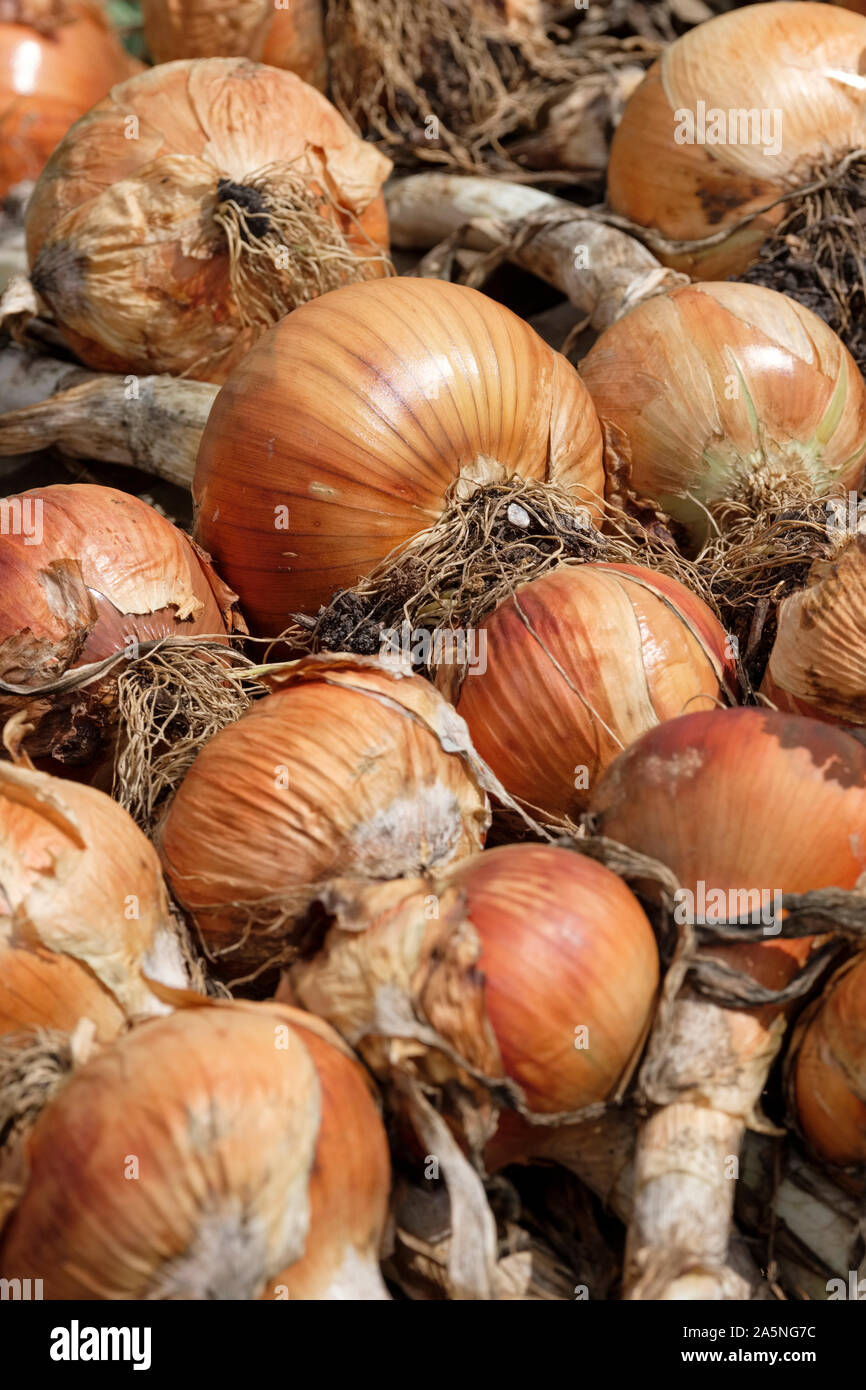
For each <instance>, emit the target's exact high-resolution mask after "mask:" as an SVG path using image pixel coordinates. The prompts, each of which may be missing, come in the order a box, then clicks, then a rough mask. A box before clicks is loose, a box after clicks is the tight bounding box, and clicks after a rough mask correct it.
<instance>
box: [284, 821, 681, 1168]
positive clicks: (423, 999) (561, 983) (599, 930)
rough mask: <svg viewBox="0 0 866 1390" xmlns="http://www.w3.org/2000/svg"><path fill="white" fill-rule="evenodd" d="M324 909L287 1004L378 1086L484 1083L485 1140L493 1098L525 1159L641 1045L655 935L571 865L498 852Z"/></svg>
mask: <svg viewBox="0 0 866 1390" xmlns="http://www.w3.org/2000/svg"><path fill="white" fill-rule="evenodd" d="M341 894H342V898H341ZM330 903H331V907H332V909H335V910H336V923H335V925H334V926H332V927H331V928H330V930H329V932H328V935H327V937H326V938H325V942H324V945H323V947H322V948H321V950H320V951H319V953H318V954H317V955H316V956H314V957H313V958H312V959H311V960H308V961H302V962H299V963H298V964H297V965H295V966H294V967H293V968H292V970H291V974H290V979H291V986H292V989H293V991H294V994H295V996H296V997H297V999H298V1000H299V1001H300V1002H301V1003H302V1004H303V1005H304V1006H305V1007H306V1008H308V1009H310V1010H312V1012H314V1013H317V1014H319V1015H321V1016H322V1017H323V1018H325V1019H327V1020H328V1022H329V1023H331V1024H332V1025H333V1026H334V1027H335V1028H336V1029H337V1030H338V1032H340V1033H341V1034H342V1036H343V1037H344V1038H345V1039H346V1041H347V1042H349V1043H350V1044H351V1045H352V1046H353V1047H356V1048H357V1049H358V1051H359V1052H360V1054H361V1056H362V1057H363V1058H364V1060H365V1061H366V1062H367V1063H368V1065H369V1066H370V1067H371V1068H372V1070H373V1072H374V1073H375V1074H376V1075H377V1076H379V1077H380V1079H382V1080H387V1079H389V1078H390V1077H392V1076H393V1074H394V1072H395V1071H400V1070H403V1071H405V1072H407V1073H411V1074H413V1075H415V1076H416V1077H418V1078H419V1079H420V1080H421V1081H422V1082H425V1083H433V1084H438V1085H440V1086H444V1085H445V1084H446V1083H447V1082H448V1081H450V1080H454V1079H458V1080H459V1081H460V1083H461V1084H462V1085H464V1086H468V1087H470V1089H471V1088H472V1087H473V1084H474V1083H475V1082H477V1081H481V1083H482V1085H481V1092H480V1094H481V1096H482V1097H483V1098H484V1100H485V1101H486V1102H487V1107H486V1108H487V1113H488V1123H487V1129H486V1132H485V1133H484V1134H482V1135H480V1138H481V1139H483V1140H489V1139H491V1138H492V1136H493V1134H494V1133H495V1131H496V1127H497V1113H496V1111H497V1109H498V1106H497V1107H494V1109H493V1113H492V1114H491V1113H490V1104H489V1102H490V1098H491V1088H492V1089H495V1090H496V1091H497V1095H498V1096H499V1099H500V1103H505V1102H503V1099H502V1098H503V1096H504V1095H506V1094H507V1095H509V1096H510V1098H511V1099H510V1102H509V1103H510V1104H511V1105H512V1106H513V1107H514V1108H515V1109H516V1110H518V1111H519V1113H520V1114H521V1115H522V1116H523V1117H524V1118H525V1119H527V1120H529V1121H530V1124H529V1126H528V1127H527V1129H526V1132H525V1135H524V1142H525V1145H526V1151H527V1152H528V1153H529V1154H531V1153H532V1152H533V1131H532V1127H531V1120H532V1116H533V1115H536V1116H538V1115H546V1116H552V1115H556V1114H561V1113H563V1112H571V1111H575V1110H578V1109H582V1108H583V1107H584V1106H587V1105H591V1104H594V1103H596V1102H598V1101H602V1100H605V1099H607V1098H608V1097H609V1096H610V1094H611V1092H612V1091H613V1090H614V1088H615V1087H616V1085H617V1083H618V1082H619V1080H620V1078H621V1077H622V1075H623V1072H624V1071H625V1069H626V1067H627V1065H628V1063H629V1062H630V1061H631V1060H632V1058H633V1054H634V1052H635V1049H636V1048H637V1047H638V1045H639V1044H640V1042H641V1040H642V1037H643V1035H644V1032H645V1030H646V1027H647V1025H648V1022H649V1019H650V1015H651V1011H652V1007H653V1002H654V999H655V991H656V986H657V982H658V952H657V950H656V944H655V939H654V937H653V933H652V929H651V927H650V925H649V922H648V920H647V918H646V916H645V914H644V912H643V910H642V908H641V907H640V905H639V903H638V902H637V899H636V898H634V897H633V896H632V894H631V893H630V892H629V890H628V889H627V888H626V887H625V885H624V884H623V883H622V881H621V880H620V879H619V878H617V876H616V875H615V874H613V873H611V872H610V871H609V870H608V869H605V868H604V867H602V866H601V865H600V864H597V863H596V862H595V861H593V860H590V859H587V858H585V857H584V856H582V855H579V854H574V853H573V852H571V851H569V850H565V849H560V848H557V847H554V846H550V845H530V844H524V845H508V846H505V847H503V848H500V849H494V850H489V851H488V852H486V853H485V854H482V855H473V856H472V857H471V858H469V859H465V860H463V861H462V862H461V863H460V864H458V865H455V866H454V867H453V868H451V869H449V870H448V871H447V872H446V873H444V874H441V875H438V876H436V877H435V878H429V879H426V880H423V881H419V882H415V883H408V884H387V885H383V886H381V887H379V888H376V889H372V890H367V892H366V893H365V891H364V890H363V889H360V890H358V891H357V892H355V890H354V889H353V888H351V886H349V885H345V886H344V885H336V887H335V890H334V892H333V894H332V895H331V898H330ZM484 1082H486V1083H487V1085H485V1084H484ZM503 1082H504V1083H505V1085H504V1086H503V1084H502V1083H503ZM483 1114H484V1106H482V1108H481V1109H480V1110H479V1111H478V1112H476V1118H478V1123H479V1125H480V1123H481V1118H480V1117H482V1116H483ZM464 1118H466V1119H467V1123H468V1118H467V1117H464ZM545 1132H546V1131H545V1130H544V1127H542V1129H541V1130H540V1131H539V1134H540V1135H541V1136H542V1138H541V1139H540V1141H539V1142H540V1143H543V1135H544V1133H545ZM466 1137H467V1138H469V1139H470V1141H471V1142H477V1141H478V1139H479V1134H478V1133H475V1134H474V1135H473V1134H469V1135H467V1136H466ZM514 1157H515V1153H514V1151H513V1148H512V1150H511V1152H510V1154H509V1161H512V1160H513V1159H514Z"/></svg>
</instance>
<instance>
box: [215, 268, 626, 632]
mask: <svg viewBox="0 0 866 1390" xmlns="http://www.w3.org/2000/svg"><path fill="white" fill-rule="evenodd" d="M515 475H516V476H519V477H520V478H523V479H537V480H539V481H542V482H547V481H549V482H552V483H556V484H558V485H559V487H560V488H561V489H564V490H566V491H567V492H569V493H570V494H571V495H572V496H573V497H574V499H575V502H576V503H580V504H584V505H585V506H586V509H587V511H588V512H589V513H590V514H591V515H592V516H596V517H597V516H598V514H599V509H600V505H601V497H602V493H603V490H604V475H603V471H602V462H601V434H600V431H599V426H598V421H597V419H596V416H595V411H594V410H593V407H592V402H591V400H590V399H589V396H588V394H587V391H586V389H585V387H584V386H583V385H582V384H581V381H580V379H579V377H578V375H577V373H576V372H575V370H574V368H573V367H571V365H570V364H569V363H568V362H567V361H566V359H565V358H564V357H562V356H560V355H559V354H558V353H556V352H554V351H553V350H552V349H551V348H549V347H548V346H547V344H546V343H544V342H543V341H542V339H541V338H539V337H538V335H537V334H536V333H535V332H533V330H532V329H531V328H530V327H529V326H528V324H526V323H525V322H524V321H523V320H522V319H519V318H517V316H516V315H515V314H513V313H511V312H510V310H508V309H506V308H504V307H503V306H502V305H500V304H497V303H495V302H494V301H492V300H490V299H488V298H486V297H485V296H484V295H482V294H478V293H477V292H476V291H475V290H470V289H467V288H465V287H463V286H460V285H452V284H449V283H446V282H444V281H440V280H425V279H400V280H396V279H392V280H384V281H378V282H371V283H368V284H363V285H350V286H346V287H345V288H343V289H339V290H335V291H334V292H333V293H332V294H329V295H325V296H322V298H320V299H317V300H315V301H313V302H312V303H310V304H306V305H304V306H303V307H302V308H301V309H299V310H296V312H295V313H293V314H292V315H291V316H290V317H289V318H287V319H284V320H283V321H282V322H281V323H280V324H279V325H278V326H277V327H276V328H275V329H274V330H273V331H272V332H271V333H269V334H268V335H267V336H266V337H264V338H263V339H262V340H261V341H260V342H259V343H257V344H256V346H255V347H254V348H253V350H252V351H251V352H250V353H249V354H248V355H247V357H246V358H245V359H244V360H243V362H242V363H240V365H239V366H238V367H237V368H236V369H235V371H234V372H233V373H232V375H231V377H230V379H229V380H228V382H227V383H226V385H225V386H224V387H223V388H222V390H221V391H220V393H219V395H218V396H217V399H216V402H215V403H214V407H213V409H212V411H211V414H210V416H209V419H208V423H207V426H206V428H205V432H204V436H203V438H202V443H201V448H200V450H199V455H198V462H197V465H196V474H195V481H194V484H193V494H194V497H195V501H196V509H197V521H196V536H197V538H198V539H199V541H200V542H201V543H202V545H204V546H205V547H206V549H207V550H208V551H209V552H210V553H211V554H212V555H213V556H214V558H215V562H216V563H217V564H218V565H219V567H220V572H221V573H222V574H224V575H225V577H226V580H227V582H228V583H230V584H232V585H233V587H234V588H236V590H237V592H238V593H239V594H240V596H241V603H242V606H243V609H244V612H245V614H246V616H247V618H248V620H249V622H250V626H251V628H252V630H253V631H254V632H259V633H263V634H265V635H268V636H275V635H276V634H277V633H279V632H281V631H282V630H283V628H284V627H285V626H286V624H287V622H288V619H289V616H290V614H291V613H292V612H293V611H296V610H299V609H300V610H305V611H307V612H311V611H315V609H316V608H317V607H318V605H320V604H324V603H327V602H328V600H329V599H330V598H331V597H332V595H333V594H334V592H335V591H336V590H337V589H340V588H343V587H346V586H350V585H352V584H355V583H356V582H357V581H358V579H359V578H361V576H363V575H365V574H367V573H368V572H369V571H370V570H371V569H372V568H373V567H374V566H375V565H376V564H377V563H378V562H379V561H381V560H382V559H384V557H385V556H386V555H387V554H388V553H389V552H390V551H391V550H393V549H394V548H395V547H397V546H400V545H405V544H406V543H407V542H409V541H410V540H411V539H412V538H413V537H415V536H416V535H417V534H418V533H419V532H420V531H421V530H422V528H425V527H429V526H431V525H432V524H433V523H435V522H437V521H438V520H439V519H440V518H441V517H442V515H443V512H444V511H445V509H446V505H447V500H448V497H449V494H450V493H451V492H452V490H453V489H454V488H455V487H456V486H457V485H458V483H459V485H460V488H461V489H462V490H463V493H464V495H470V494H472V493H475V492H477V491H479V490H480V489H483V488H485V487H488V486H491V487H492V486H500V487H501V486H502V485H504V484H507V482H508V480H509V479H511V478H512V477H514V476H515ZM251 476H252V477H255V479H256V487H255V488H251V487H250V486H249V479H250V477H251Z"/></svg>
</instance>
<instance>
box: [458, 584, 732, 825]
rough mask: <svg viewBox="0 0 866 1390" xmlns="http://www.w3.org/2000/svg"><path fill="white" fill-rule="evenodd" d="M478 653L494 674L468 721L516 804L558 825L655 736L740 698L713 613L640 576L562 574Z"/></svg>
mask: <svg viewBox="0 0 866 1390" xmlns="http://www.w3.org/2000/svg"><path fill="white" fill-rule="evenodd" d="M482 643H483V645H482ZM476 645H477V646H478V648H479V651H483V652H484V658H485V660H484V665H483V667H482V666H481V664H479V666H478V669H477V670H475V669H472V668H471V667H470V668H469V669H468V671H467V674H466V675H465V677H464V679H463V683H462V687H461V688H460V691H459V697H458V698H456V699H455V703H456V705H457V710H458V712H459V713H460V714H461V715H462V716H463V718H464V719H465V720H466V723H467V725H468V727H469V732H470V734H471V736H472V741H473V743H474V744H475V747H476V748H477V750H478V752H479V753H480V755H481V757H482V758H483V759H484V761H485V762H486V763H487V764H488V766H489V767H490V768H491V769H492V770H493V772H494V773H495V774H496V776H497V777H498V778H499V780H500V781H501V782H502V784H503V786H505V788H506V789H507V790H508V791H509V792H510V793H511V795H512V796H516V797H519V798H520V799H521V800H523V801H525V802H528V803H531V804H532V805H533V806H534V807H537V808H539V809H541V810H543V811H545V812H547V813H548V814H549V815H554V816H564V815H569V814H575V813H576V812H577V811H578V810H579V809H580V808H581V807H584V806H585V805H586V803H587V800H588V797H589V790H588V789H589V788H591V787H595V785H596V783H597V781H598V778H599V776H600V775H601V773H602V772H603V771H604V769H605V768H606V767H607V765H608V764H609V763H610V762H611V761H612V760H613V758H615V757H616V755H617V754H618V753H619V752H620V751H621V750H622V749H623V748H625V747H627V746H628V744H630V743H631V742H633V740H634V739H635V738H637V737H638V736H639V735H640V734H642V733H643V732H644V731H645V730H646V729H648V728H651V727H652V726H653V725H654V724H657V723H659V722H660V721H662V720H664V719H670V718H672V717H673V716H675V715H678V714H683V713H686V712H688V711H691V710H697V709H701V708H703V709H707V708H712V707H713V706H714V705H715V703H716V702H717V701H718V700H720V699H723V698H724V695H725V692H726V691H730V692H733V691H734V690H735V689H736V670H735V666H734V662H733V661H732V660H731V659H730V654H729V653H728V652H727V649H726V638H725V634H724V632H723V631H722V628H721V626H720V625H719V623H718V622H717V620H716V619H715V618H714V616H713V614H712V613H711V612H710V610H709V608H707V606H706V604H704V603H703V602H702V601H701V600H700V599H699V598H697V597H696V596H695V595H694V594H692V593H691V592H690V591H689V590H688V589H686V588H685V586H684V585H683V584H680V583H679V582H678V581H677V580H675V579H670V578H667V577H666V576H664V575H661V574H656V573H654V572H653V571H652V570H648V569H642V568H640V567H639V566H636V565H635V566H632V565H609V564H585V565H575V566H562V567H560V568H559V569H556V570H553V571H551V572H550V573H548V574H546V575H543V576H542V577H541V578H540V579H535V580H533V581H532V583H530V584H525V585H522V586H521V587H520V588H518V589H517V591H516V593H515V595H514V597H513V598H510V599H508V600H506V602H505V603H502V604H500V606H499V607H498V608H497V609H496V610H495V612H493V613H492V614H491V615H490V617H489V618H487V619H486V620H485V621H484V623H483V624H482V626H481V629H480V633H479V636H478V639H477V643H476ZM453 670H454V668H453V667H442V668H440V672H441V674H442V675H443V676H447V675H448V674H450V673H451V672H452V671H453Z"/></svg>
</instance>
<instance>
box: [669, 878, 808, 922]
mask: <svg viewBox="0 0 866 1390" xmlns="http://www.w3.org/2000/svg"><path fill="white" fill-rule="evenodd" d="M695 889H696V891H695V892H693V891H692V890H691V888H678V889H677V891H676V893H675V894H674V921H675V922H676V923H678V925H679V926H686V925H687V924H688V925H691V926H697V927H709V926H726V925H728V924H729V923H737V924H739V925H741V926H748V925H749V924H751V925H752V926H754V927H758V926H762V927H763V928H764V935H765V936H778V934H779V932H780V931H781V930H782V892H781V890H780V889H779V888H708V887H707V885H706V883H705V882H704V880H703V879H702V878H701V879H698V881H697V883H696V885H695Z"/></svg>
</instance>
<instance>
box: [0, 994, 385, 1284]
mask: <svg viewBox="0 0 866 1390" xmlns="http://www.w3.org/2000/svg"><path fill="white" fill-rule="evenodd" d="M227 1059H229V1063H230V1064H229V1065H227ZM27 1158H28V1160H29V1173H28V1175H27V1180H26V1186H25V1187H24V1190H23V1193H22V1195H21V1197H20V1200H19V1203H18V1205H17V1207H16V1208H15V1210H14V1212H13V1214H12V1215H11V1216H10V1218H9V1220H8V1223H7V1225H6V1228H5V1231H4V1232H3V1235H2V1240H0V1275H2V1276H3V1277H7V1276H9V1277H15V1278H29V1277H33V1276H36V1277H39V1278H41V1279H43V1281H44V1296H45V1297H46V1298H49V1299H66V1298H74V1299H88V1298H90V1299H93V1298H96V1299H150V1300H152V1299H160V1300H184V1299H214V1298H216V1299H252V1298H257V1297H260V1296H262V1295H263V1293H264V1291H265V1287H266V1285H267V1282H268V1280H269V1279H274V1278H276V1277H277V1276H278V1278H277V1283H278V1284H279V1285H281V1286H282V1288H280V1289H278V1290H277V1291H276V1296H277V1297H282V1298H286V1297H289V1298H322V1299H338V1298H342V1299H345V1298H356V1299H357V1298H361V1299H370V1298H380V1299H381V1298H385V1297H387V1294H386V1293H385V1291H384V1286H383V1284H382V1280H381V1276H380V1275H379V1272H378V1267H377V1264H376V1252H377V1249H378V1244H379V1240H380V1238H381V1234H382V1229H383V1226H384V1220H385V1214H386V1208H387V1198H388V1186H389V1173H388V1151H387V1145H386V1141H385V1133H384V1130H383V1128H382V1125H381V1121H380V1120H379V1118H378V1115H377V1112H376V1106H375V1103H374V1101H373V1099H372V1097H371V1096H370V1093H369V1090H368V1089H367V1084H366V1081H365V1079H364V1076H363V1073H362V1071H361V1069H360V1068H359V1066H358V1065H357V1063H356V1062H354V1061H353V1060H352V1059H351V1057H350V1056H349V1055H346V1054H345V1053H344V1052H342V1051H340V1050H339V1040H338V1039H336V1038H334V1039H333V1041H331V1040H330V1035H329V1034H327V1033H326V1032H325V1030H324V1029H323V1028H322V1025H320V1024H318V1023H317V1021H316V1020H314V1019H309V1018H306V1017H305V1016H303V1015H301V1014H299V1013H297V1012H296V1011H294V1010H290V1009H286V1008H282V1007H280V1006H278V1005H273V1004H246V1003H225V1004H222V1005H204V1006H203V1007H200V1008H189V1009H183V1010H181V1011H180V1012H177V1013H174V1014H172V1015H170V1016H169V1017H167V1018H163V1019H158V1020H153V1021H149V1022H147V1023H144V1024H143V1025H141V1026H140V1027H138V1028H135V1029H133V1031H132V1032H131V1033H129V1034H127V1035H126V1036H125V1037H123V1038H121V1039H119V1040H118V1041H117V1042H115V1043H114V1044H113V1045H111V1046H109V1047H107V1048H105V1049H103V1050H102V1051H101V1052H100V1053H99V1054H98V1055H97V1056H96V1057H94V1058H93V1059H92V1060H91V1061H90V1062H88V1063H87V1064H86V1065H85V1066H83V1067H81V1068H80V1069H79V1070H77V1071H76V1072H75V1073H74V1074H73V1075H72V1077H71V1079H70V1080H69V1081H68V1082H67V1084H66V1086H65V1087H64V1088H63V1089H62V1090H61V1091H60V1092H59V1094H58V1095H57V1096H56V1097H55V1099H54V1100H53V1101H52V1102H51V1103H50V1104H49V1105H48V1106H47V1107H46V1108H45V1109H44V1110H43V1112H42V1114H41V1116H40V1117H39V1119H38V1121H37V1123H36V1125H35V1127H34V1129H33V1131H32V1132H31V1135H30V1139H29V1142H28V1146H27ZM349 1211H351V1220H347V1219H346V1218H347V1212H349Z"/></svg>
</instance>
